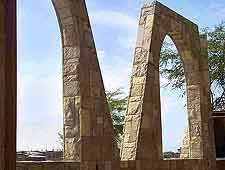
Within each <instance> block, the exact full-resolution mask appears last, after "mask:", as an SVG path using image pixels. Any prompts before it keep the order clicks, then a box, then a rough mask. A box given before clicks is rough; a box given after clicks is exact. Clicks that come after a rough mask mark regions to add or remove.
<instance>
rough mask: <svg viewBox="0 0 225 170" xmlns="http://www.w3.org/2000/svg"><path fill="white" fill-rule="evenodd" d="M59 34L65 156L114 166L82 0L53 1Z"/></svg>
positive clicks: (105, 106) (95, 165) (112, 142)
mask: <svg viewBox="0 0 225 170" xmlns="http://www.w3.org/2000/svg"><path fill="white" fill-rule="evenodd" d="M53 4H54V7H55V10H56V14H57V16H58V20H59V25H60V29H61V33H62V46H63V98H64V136H65V147H64V148H65V150H64V151H65V154H64V155H65V159H66V160H75V161H81V162H82V163H81V168H82V169H87V168H90V169H94V168H97V169H101V168H106V167H107V168H111V169H116V167H115V166H119V163H118V162H117V163H115V161H118V160H119V153H118V149H117V145H116V140H115V136H114V128H113V124H112V119H111V115H110V112H109V108H108V104H107V99H106V95H105V89H104V85H103V80H102V75H101V71H100V67H99V63H98V59H97V53H96V49H95V43H94V39H93V35H92V30H91V26H90V21H89V17H88V13H87V9H86V4H85V1H84V0H76V1H75V0H53Z"/></svg>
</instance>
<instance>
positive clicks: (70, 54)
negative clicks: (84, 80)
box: [63, 46, 80, 62]
mask: <svg viewBox="0 0 225 170" xmlns="http://www.w3.org/2000/svg"><path fill="white" fill-rule="evenodd" d="M63 58H64V60H68V59H71V58H78V59H79V58H80V47H78V46H74V47H64V48H63ZM78 61H79V60H78ZM78 61H77V60H76V62H78Z"/></svg>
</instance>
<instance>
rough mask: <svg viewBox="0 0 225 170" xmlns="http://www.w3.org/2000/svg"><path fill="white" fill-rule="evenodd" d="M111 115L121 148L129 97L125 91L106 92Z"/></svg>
mask: <svg viewBox="0 0 225 170" xmlns="http://www.w3.org/2000/svg"><path fill="white" fill-rule="evenodd" d="M106 96H107V100H108V105H109V109H110V113H111V115H112V120H113V125H114V128H115V131H116V140H117V143H118V145H119V146H120V144H121V141H122V138H123V125H124V118H125V111H126V108H127V96H125V93H124V91H123V90H122V89H121V88H119V89H117V90H115V91H107V92H106Z"/></svg>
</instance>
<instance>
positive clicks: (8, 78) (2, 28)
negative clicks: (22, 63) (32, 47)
mask: <svg viewBox="0 0 225 170" xmlns="http://www.w3.org/2000/svg"><path fill="white" fill-rule="evenodd" d="M16 72H17V69H16V0H1V1H0V94H1V95H0V169H1V170H15V169H16V82H17V79H16V75H17V73H16Z"/></svg>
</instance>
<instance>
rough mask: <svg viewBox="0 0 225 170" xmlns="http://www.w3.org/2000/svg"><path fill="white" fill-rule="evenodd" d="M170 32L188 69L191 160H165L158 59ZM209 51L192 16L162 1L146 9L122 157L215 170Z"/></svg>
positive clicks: (187, 154) (187, 150)
mask: <svg viewBox="0 0 225 170" xmlns="http://www.w3.org/2000/svg"><path fill="white" fill-rule="evenodd" d="M166 35H169V36H170V37H171V38H172V40H173V41H174V43H175V45H176V47H177V49H178V51H179V53H180V55H181V58H182V61H183V65H184V68H185V77H186V82H187V84H186V86H187V88H186V92H187V109H188V128H187V132H186V133H187V135H186V138H185V139H184V147H183V148H182V155H181V156H182V158H190V159H192V160H179V161H177V160H176V161H175V160H174V161H163V153H162V128H161V126H162V125H161V104H160V83H159V59H160V49H161V46H162V43H163V40H164V38H165V36H166ZM206 50H207V42H206V39H200V36H199V32H198V27H197V25H195V24H194V23H192V22H191V21H189V20H187V19H186V18H184V17H182V16H180V15H179V14H177V13H176V12H174V11H172V10H170V9H169V8H167V7H165V6H164V5H162V4H161V3H159V2H154V3H153V4H150V5H145V6H144V7H143V8H142V11H141V16H140V21H139V31H138V37H137V43H136V48H135V54H134V63H133V74H132V78H131V88H130V95H129V102H128V109H127V115H126V118H125V127H124V136H125V137H124V139H123V144H122V149H121V159H122V160H123V161H128V160H136V161H140V166H141V169H151V168H153V169H155V170H156V169H179V168H181V167H182V168H181V169H185V168H187V169H205V170H213V169H215V165H216V164H215V149H214V142H213V131H212V129H213V127H212V122H211V119H210V117H211V115H210V108H209V106H210V99H209V80H208V63H207V52H205V51H206ZM134 99H137V100H134ZM194 159H197V160H194ZM145 161H147V162H148V163H149V164H150V165H149V166H148V165H146V164H145ZM178 165H179V166H178ZM162 167H164V168H162ZM171 167H172V168H171ZM203 167H204V168H203Z"/></svg>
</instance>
